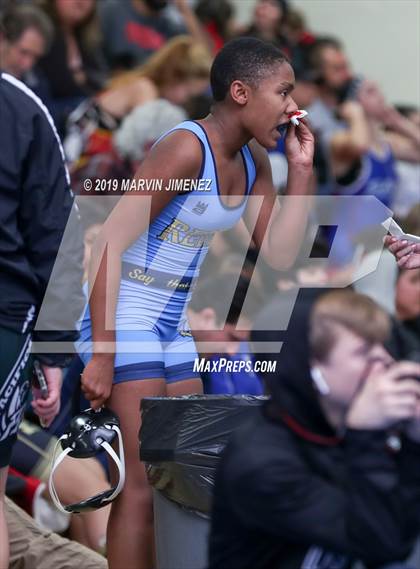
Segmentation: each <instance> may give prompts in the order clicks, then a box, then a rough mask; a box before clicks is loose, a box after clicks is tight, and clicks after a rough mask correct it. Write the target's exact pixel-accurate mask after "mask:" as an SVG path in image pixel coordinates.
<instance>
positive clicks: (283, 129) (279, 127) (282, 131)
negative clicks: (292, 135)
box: [276, 120, 289, 136]
mask: <svg viewBox="0 0 420 569" xmlns="http://www.w3.org/2000/svg"><path fill="white" fill-rule="evenodd" d="M288 125H289V121H288V120H287V121H286V122H284V123H280V124H279V125H277V126H276V130H277V131H278V132H279V133H280V135H281V136H284V135H285V133H286V131H287V127H288Z"/></svg>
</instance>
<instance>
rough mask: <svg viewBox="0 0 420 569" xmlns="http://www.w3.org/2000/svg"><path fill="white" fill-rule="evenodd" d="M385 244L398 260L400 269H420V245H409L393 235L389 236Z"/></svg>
mask: <svg viewBox="0 0 420 569" xmlns="http://www.w3.org/2000/svg"><path fill="white" fill-rule="evenodd" d="M384 243H385V245H386V247H388V249H389V250H390V251H391V253H392V254H393V255H394V256H395V258H396V259H397V263H398V266H399V267H400V269H419V268H420V243H409V242H408V241H407V240H405V239H397V238H396V237H393V236H392V235H387V236H386V237H385V239H384Z"/></svg>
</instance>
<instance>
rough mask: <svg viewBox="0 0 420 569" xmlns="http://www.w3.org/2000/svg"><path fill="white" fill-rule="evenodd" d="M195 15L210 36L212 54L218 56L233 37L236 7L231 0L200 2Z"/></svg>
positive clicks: (203, 0) (206, 0)
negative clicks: (220, 50)
mask: <svg viewBox="0 0 420 569" xmlns="http://www.w3.org/2000/svg"><path fill="white" fill-rule="evenodd" d="M195 13H196V15H197V18H198V19H199V20H200V22H201V24H202V26H203V30H204V32H207V34H208V35H209V38H210V43H211V47H212V53H214V54H216V53H217V52H218V51H219V49H221V48H222V47H223V46H224V44H225V42H226V41H228V40H229V39H230V38H231V37H232V36H233V32H234V22H233V18H234V14H235V10H234V7H233V6H232V4H231V2H230V1H229V0H199V2H198V3H197V5H196V7H195Z"/></svg>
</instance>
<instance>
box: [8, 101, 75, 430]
mask: <svg viewBox="0 0 420 569" xmlns="http://www.w3.org/2000/svg"><path fill="white" fill-rule="evenodd" d="M32 127H33V132H32V139H31V142H30V144H29V146H28V151H27V154H26V158H25V164H24V167H23V169H22V194H21V200H20V208H19V212H18V223H19V226H20V228H21V232H22V236H23V240H24V247H25V253H26V257H27V259H28V262H29V264H30V269H31V271H32V272H33V274H34V275H35V277H36V281H37V292H38V298H37V308H38V309H39V315H38V319H37V322H36V325H35V329H34V331H33V332H32V339H33V341H34V342H41V343H42V345H43V347H44V350H43V352H42V353H37V354H36V358H37V359H38V360H40V362H41V363H42V368H43V371H44V374H45V378H46V381H47V385H48V396H47V398H46V399H43V398H42V397H41V394H40V393H38V394H37V395H38V396H34V399H33V402H32V405H33V409H34V411H35V412H36V414H37V415H38V416H39V418H40V420H41V424H42V425H43V426H48V425H49V424H51V422H52V421H53V420H54V417H55V416H56V415H57V414H58V412H59V410H60V391H61V383H62V370H61V369H60V368H61V367H64V366H66V365H67V363H68V362H69V360H70V357H71V356H69V355H68V354H69V351H70V350H69V349H68V348H64V349H63V353H62V354H59V353H47V348H48V342H54V343H55V342H73V341H74V340H75V339H76V338H77V336H78V334H77V332H76V329H75V322H76V321H77V319H78V318H79V317H80V313H81V310H82V307H83V303H84V297H83V292H82V275H83V271H82V260H83V240H82V232H81V226H80V219H79V215H78V213H77V211H76V210H75V205H74V196H73V194H72V192H71V189H70V185H69V177H68V173H67V170H66V167H65V164H64V160H63V154H62V150H61V148H60V142H59V140H58V135H57V134H56V132H55V130H54V127H53V125H52V119H51V122H50V120H49V116H48V115H47V114H46V112H45V111H44V110H43V109H41V111H40V112H39V113H38V114H37V115H36V116H35V117H34V118H33V122H32ZM69 219H70V222H69ZM63 236H64V238H63ZM53 269H54V270H53ZM35 395H36V393H35Z"/></svg>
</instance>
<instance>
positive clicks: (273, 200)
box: [244, 121, 314, 270]
mask: <svg viewBox="0 0 420 569" xmlns="http://www.w3.org/2000/svg"><path fill="white" fill-rule="evenodd" d="M250 148H251V150H252V154H253V157H254V161H255V164H256V180H255V183H254V187H253V189H252V193H251V195H250V198H249V202H248V206H247V209H246V212H245V217H244V219H245V223H246V225H247V228H248V230H249V231H250V232H251V233H252V238H253V240H254V242H255V244H256V246H257V247H258V248H259V249H260V251H261V252H262V254H263V255H264V258H265V259H266V261H267V263H268V264H269V265H270V266H272V267H273V268H274V269H278V270H281V269H287V268H289V267H290V266H291V265H292V264H293V262H294V260H295V258H296V256H297V254H298V252H299V249H300V246H301V244H302V240H303V238H304V235H305V231H306V225H307V220H308V214H309V210H310V207H311V205H312V203H311V197H310V190H311V187H312V178H313V170H312V161H313V152H314V138H313V135H312V133H311V131H310V130H309V128H308V126H307V125H306V124H305V123H304V121H301V123H300V126H298V127H295V126H293V125H290V126H289V128H288V133H287V136H286V157H287V161H288V177H287V186H286V192H285V196H284V197H282V199H281V206H280V204H279V200H278V198H277V196H276V192H275V189H274V187H273V181H272V176H271V167H270V162H269V159H268V156H267V152H266V151H265V150H264V149H263V148H262V147H261V146H259V145H258V144H257V143H256V142H254V143H253V144H251V145H250Z"/></svg>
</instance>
